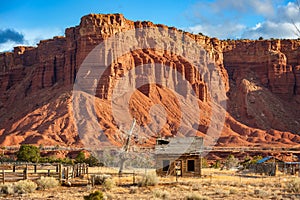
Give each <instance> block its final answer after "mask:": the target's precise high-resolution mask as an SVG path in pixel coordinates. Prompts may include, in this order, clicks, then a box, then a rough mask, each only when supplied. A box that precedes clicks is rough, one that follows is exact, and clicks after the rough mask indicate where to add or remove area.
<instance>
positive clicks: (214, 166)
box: [212, 160, 221, 169]
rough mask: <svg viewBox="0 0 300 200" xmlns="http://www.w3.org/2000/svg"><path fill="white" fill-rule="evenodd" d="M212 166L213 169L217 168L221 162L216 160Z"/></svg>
mask: <svg viewBox="0 0 300 200" xmlns="http://www.w3.org/2000/svg"><path fill="white" fill-rule="evenodd" d="M212 167H213V168H215V169H218V168H220V167H221V162H220V161H219V160H216V161H215V163H213V164H212Z"/></svg>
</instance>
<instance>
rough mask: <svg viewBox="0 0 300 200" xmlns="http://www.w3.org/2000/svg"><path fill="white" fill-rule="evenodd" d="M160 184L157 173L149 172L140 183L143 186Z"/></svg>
mask: <svg viewBox="0 0 300 200" xmlns="http://www.w3.org/2000/svg"><path fill="white" fill-rule="evenodd" d="M157 184H158V177H157V175H156V173H148V174H145V175H144V176H143V178H142V179H141V180H140V181H139V183H138V185H139V186H141V187H146V186H154V185H157Z"/></svg>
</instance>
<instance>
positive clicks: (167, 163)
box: [163, 160, 170, 172]
mask: <svg viewBox="0 0 300 200" xmlns="http://www.w3.org/2000/svg"><path fill="white" fill-rule="evenodd" d="M169 166H170V161H169V160H163V171H164V172H167V171H168V170H169Z"/></svg>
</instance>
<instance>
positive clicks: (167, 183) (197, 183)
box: [2, 169, 299, 200]
mask: <svg viewBox="0 0 300 200" xmlns="http://www.w3.org/2000/svg"><path fill="white" fill-rule="evenodd" d="M112 171H113V170H112ZM105 172H108V170H107V171H105ZM203 174H204V175H206V176H204V177H202V178H179V179H178V182H176V179H175V177H160V178H159V183H158V185H155V186H146V187H137V186H130V185H131V184H132V182H133V178H132V176H128V177H113V178H112V179H108V180H111V181H112V182H115V183H116V184H115V185H114V184H113V186H112V187H109V189H108V187H107V186H106V185H105V184H103V185H96V186H95V187H91V186H85V187H76V188H68V187H60V188H59V189H55V188H54V189H52V188H50V189H49V190H46V191H35V192H33V193H30V194H25V195H23V196H22V198H23V199H53V200H54V199H55V200H58V199H75V200H77V199H81V200H82V199H83V196H87V195H89V194H90V193H91V192H93V191H95V190H99V191H102V192H103V194H104V197H105V198H106V199H113V200H115V199H129V200H130V199H132V200H137V199H170V200H171V199H174V200H175V199H182V200H185V199H222V200H223V199H298V198H299V196H297V195H298V194H297V193H295V191H292V190H288V188H287V187H288V186H289V183H291V182H292V180H294V179H296V177H293V176H290V177H289V176H279V177H257V176H256V175H249V174H248V176H246V175H243V174H237V173H235V172H233V171H220V170H215V169H214V170H211V169H205V170H204V172H203ZM140 178H141V176H140ZM138 179H139V177H136V182H137V181H138ZM108 185H109V183H108ZM291 187H292V188H294V186H291ZM4 189H5V188H4ZM3 193H4V192H3ZM3 195H4V197H5V198H6V199H16V196H11V195H9V194H7V193H6V194H2V196H3Z"/></svg>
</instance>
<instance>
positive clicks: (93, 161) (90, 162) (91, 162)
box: [84, 155, 103, 167]
mask: <svg viewBox="0 0 300 200" xmlns="http://www.w3.org/2000/svg"><path fill="white" fill-rule="evenodd" d="M84 162H85V163H86V164H88V165H89V166H90V167H94V166H103V163H100V162H99V160H98V159H97V158H96V157H94V156H92V155H90V156H89V157H88V158H86V159H85V161H84Z"/></svg>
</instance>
